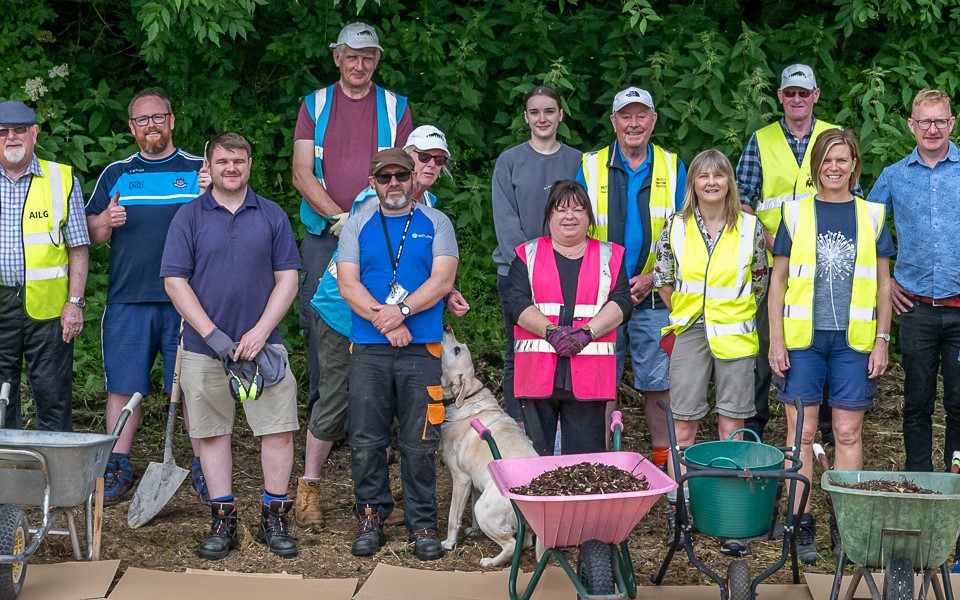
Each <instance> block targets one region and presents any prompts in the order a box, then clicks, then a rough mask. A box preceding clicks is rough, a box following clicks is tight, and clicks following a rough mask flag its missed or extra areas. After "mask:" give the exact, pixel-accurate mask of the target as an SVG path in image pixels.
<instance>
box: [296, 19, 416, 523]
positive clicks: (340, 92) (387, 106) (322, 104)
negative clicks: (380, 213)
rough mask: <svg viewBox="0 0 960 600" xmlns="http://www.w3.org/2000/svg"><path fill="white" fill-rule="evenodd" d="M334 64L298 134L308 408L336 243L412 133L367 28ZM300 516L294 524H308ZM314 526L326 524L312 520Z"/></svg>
mask: <svg viewBox="0 0 960 600" xmlns="http://www.w3.org/2000/svg"><path fill="white" fill-rule="evenodd" d="M330 47H331V48H333V62H334V64H336V65H337V68H338V69H339V70H340V79H339V81H337V82H336V83H334V84H333V85H330V86H328V87H326V88H321V89H319V90H316V91H314V92H312V93H310V94H309V95H308V96H307V97H306V98H304V101H303V104H302V105H301V106H300V114H299V116H298V118H297V126H296V130H295V132H294V136H293V185H294V187H296V188H297V190H299V191H300V193H301V194H302V196H303V201H302V202H301V204H300V220H301V222H302V223H303V225H304V227H305V228H306V230H307V231H306V234H305V235H304V237H303V242H302V244H301V246H300V254H301V260H302V263H303V270H302V271H301V274H300V278H301V279H300V291H299V293H300V327H301V328H302V329H303V336H304V341H305V342H306V354H307V373H308V376H309V381H310V385H309V394H308V406H307V410H308V411H311V410H312V408H313V405H314V403H315V402H316V401H317V398H318V397H319V395H320V392H319V385H320V382H319V377H318V374H317V373H318V367H317V359H316V356H317V339H316V332H315V331H314V330H313V317H312V314H311V313H312V311H311V309H310V301H311V299H312V298H313V296H314V294H315V293H316V291H317V284H318V283H319V281H320V277H321V276H322V275H323V271H324V269H326V267H327V264H328V263H329V262H330V257H331V256H332V255H333V251H334V249H335V248H336V246H337V235H338V234H339V232H340V228H342V227H343V222H344V221H345V220H346V217H347V215H348V214H349V213H348V211H349V210H350V205H351V203H352V202H353V199H354V198H355V197H356V196H357V194H358V193H359V192H360V191H361V190H363V189H364V188H366V187H367V178H368V176H369V173H368V171H367V165H369V164H370V159H371V157H373V155H374V154H376V153H377V152H378V151H379V150H382V149H384V148H391V147H402V146H403V144H404V143H405V142H406V140H407V136H408V135H409V134H410V131H411V130H412V129H413V119H412V117H411V115H410V108H409V106H408V105H407V99H406V98H404V97H403V96H399V95H397V94H395V93H393V92H391V91H388V90H385V89H383V88H381V87H380V86H377V85H375V84H374V83H373V81H372V77H373V73H374V71H375V70H376V68H377V63H378V62H379V61H380V53H381V51H382V50H383V49H382V48H381V47H380V38H379V37H378V36H377V32H376V30H374V28H373V27H371V26H370V25H367V24H365V23H351V24H350V25H347V26H346V27H344V28H343V29H342V30H341V31H340V35H339V36H338V38H337V41H336V43H334V44H330ZM321 451H322V450H321V448H320V440H317V439H316V438H314V437H313V436H312V435H310V434H309V433H308V434H307V461H308V464H309V463H313V462H316V461H317V460H319V457H320V453H321ZM301 517H302V515H299V516H298V518H297V520H298V521H299V522H301V523H302V522H303V519H302V518H301ZM309 520H310V521H311V523H310V524H322V522H323V517H322V513H321V514H320V515H315V516H314V517H312V518H311V519H309Z"/></svg>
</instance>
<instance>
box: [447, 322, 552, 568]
mask: <svg viewBox="0 0 960 600" xmlns="http://www.w3.org/2000/svg"><path fill="white" fill-rule="evenodd" d="M442 347H443V353H442V354H441V363H442V365H443V377H442V379H441V382H442V384H443V391H444V396H445V397H446V398H448V399H452V398H456V402H455V403H453V404H450V405H449V406H447V416H446V419H445V420H444V422H443V427H442V429H441V438H440V439H441V446H442V452H443V461H444V462H445V463H446V464H447V468H448V469H449V470H450V478H451V479H452V482H453V484H452V487H453V494H452V498H451V499H450V515H449V517H448V519H447V539H446V540H444V542H443V547H444V548H446V549H447V550H450V549H452V548H453V547H454V546H455V545H456V544H457V534H458V533H459V532H460V522H461V520H462V518H463V511H464V509H466V507H467V502H468V501H469V500H470V497H471V492H472V491H473V490H476V492H478V493H479V494H480V495H479V498H478V499H477V500H476V503H475V504H474V506H473V517H474V520H475V522H476V524H477V525H478V526H479V527H480V529H481V530H482V531H483V533H485V534H486V535H487V537H489V538H490V539H491V540H493V541H495V542H496V543H498V544H500V547H501V548H503V551H502V552H500V554H498V555H497V556H494V557H492V558H484V559H481V560H480V566H481V567H484V568H489V567H498V566H501V565H504V564H507V563H509V562H510V561H511V560H512V559H513V553H514V551H515V549H516V534H517V519H516V516H515V515H514V513H513V508H512V506H511V505H510V501H509V500H507V499H506V498H504V497H503V496H502V495H501V494H500V491H499V490H497V486H496V484H495V483H494V482H493V478H492V477H491V476H490V472H489V471H488V470H487V464H488V463H489V462H490V461H491V460H493V457H492V456H491V454H490V448H489V447H488V446H487V443H486V442H485V441H483V440H482V439H480V437H479V436H478V435H477V432H476V431H474V429H473V428H472V427H471V426H470V421H471V420H472V419H474V418H478V419H480V421H481V422H482V423H483V424H484V425H485V426H486V427H487V428H488V429H489V430H490V432H491V433H492V434H493V439H494V440H496V442H497V446H498V447H499V449H500V454H501V455H502V456H503V458H523V457H529V456H537V452H536V451H535V450H534V449H533V443H531V442H530V438H528V437H527V436H526V434H525V433H524V432H523V430H522V429H520V426H519V425H517V422H516V421H514V420H513V419H512V418H510V417H509V416H508V415H507V413H506V412H504V411H503V409H502V408H500V404H499V403H498V402H497V398H496V397H495V396H494V395H493V392H491V391H490V390H488V389H487V388H486V387H484V385H483V384H482V383H480V381H478V380H477V378H476V375H475V374H474V370H473V357H472V356H471V355H470V349H469V348H467V346H466V345H464V344H461V343H460V342H458V341H457V338H456V336H455V335H454V333H453V329H452V328H451V327H450V326H449V325H448V326H446V327H445V328H444V332H443V344H442ZM531 536H532V534H531V533H530V530H529V529H528V530H527V538H526V539H525V540H524V544H523V547H524V548H529V547H530V546H531Z"/></svg>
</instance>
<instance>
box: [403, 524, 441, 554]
mask: <svg viewBox="0 0 960 600" xmlns="http://www.w3.org/2000/svg"><path fill="white" fill-rule="evenodd" d="M410 541H411V542H413V549H414V550H415V551H416V553H417V558H419V559H420V560H437V559H438V558H440V557H441V556H443V546H441V545H440V539H439V538H438V537H437V530H436V529H433V528H432V527H426V528H424V529H417V530H415V531H413V532H412V533H411V534H410Z"/></svg>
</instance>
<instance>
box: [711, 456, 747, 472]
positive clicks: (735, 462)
mask: <svg viewBox="0 0 960 600" xmlns="http://www.w3.org/2000/svg"><path fill="white" fill-rule="evenodd" d="M718 461H726V462H728V463H730V464H731V465H733V466H734V467H736V469H737V470H738V471H742V470H743V467H741V466H740V465H738V464H737V461H735V460H733V459H732V458H727V457H726V456H718V457H716V458H713V459H711V460H710V462H708V463H707V468H708V469H709V468H712V467H713V465H714V463H716V462H718Z"/></svg>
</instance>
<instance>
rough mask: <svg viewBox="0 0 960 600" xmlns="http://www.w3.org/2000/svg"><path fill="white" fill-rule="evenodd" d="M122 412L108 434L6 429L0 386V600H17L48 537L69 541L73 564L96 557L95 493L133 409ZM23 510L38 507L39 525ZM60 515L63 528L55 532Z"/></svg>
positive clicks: (6, 395) (6, 390)
mask: <svg viewBox="0 0 960 600" xmlns="http://www.w3.org/2000/svg"><path fill="white" fill-rule="evenodd" d="M140 400H141V396H140V394H134V396H133V398H131V399H130V402H128V403H127V405H126V406H124V407H123V411H122V412H121V413H120V419H119V420H118V421H117V426H116V427H115V428H114V430H113V434H112V435H105V434H96V433H72V432H54V431H26V430H21V429H4V428H3V425H4V423H3V421H4V416H5V412H6V406H7V404H9V402H10V384H9V383H4V384H3V385H2V386H0V600H15V599H16V598H17V596H19V595H20V591H21V590H22V589H23V583H24V579H25V576H26V572H27V561H29V560H30V557H31V556H32V555H33V553H34V552H36V551H37V548H38V547H39V546H40V542H42V541H43V538H44V537H46V536H47V535H48V534H50V535H64V536H69V537H70V541H71V543H72V545H73V554H74V557H75V558H76V559H77V560H91V559H92V558H93V555H94V489H95V487H96V483H97V479H98V478H99V477H101V476H102V475H103V470H104V468H105V467H106V465H107V461H109V460H110V452H111V451H112V450H113V445H114V443H115V442H116V441H117V437H118V436H119V435H120V431H121V430H122V429H123V425H124V423H126V421H127V418H128V417H129V416H130V413H131V412H133V409H134V408H135V407H136V406H137V404H139V403H140ZM23 506H27V507H40V508H41V509H42V515H43V520H42V522H41V524H40V526H39V527H36V528H32V527H30V526H29V524H28V522H27V516H26V514H25V513H24V511H23V508H22V507H23ZM81 507H82V508H83V509H84V521H85V530H86V531H85V535H84V540H85V542H86V544H85V548H81V546H80V538H79V536H78V534H77V523H76V511H75V510H74V509H77V508H81ZM61 515H63V516H64V518H65V520H66V525H67V529H66V530H63V529H54V528H53V526H54V525H55V524H56V522H57V520H58V519H59V517H60V516H61Z"/></svg>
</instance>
